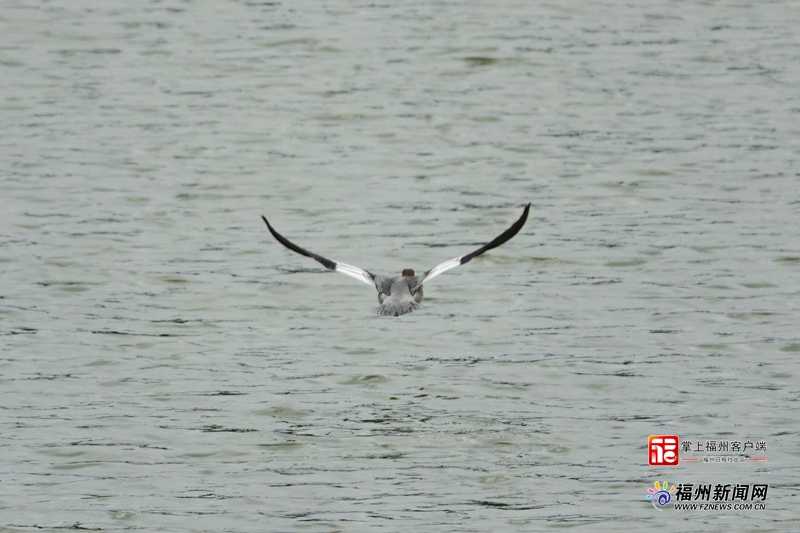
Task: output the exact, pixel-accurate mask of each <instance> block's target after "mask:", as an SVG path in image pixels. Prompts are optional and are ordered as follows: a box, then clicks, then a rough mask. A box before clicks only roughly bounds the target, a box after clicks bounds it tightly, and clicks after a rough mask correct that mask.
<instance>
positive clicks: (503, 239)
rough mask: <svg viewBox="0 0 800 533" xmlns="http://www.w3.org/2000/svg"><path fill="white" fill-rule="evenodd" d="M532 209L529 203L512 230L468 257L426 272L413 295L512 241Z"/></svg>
mask: <svg viewBox="0 0 800 533" xmlns="http://www.w3.org/2000/svg"><path fill="white" fill-rule="evenodd" d="M530 209H531V204H530V202H528V205H526V206H525V211H523V212H522V216H521V217H519V220H517V221H516V222H514V224H513V225H512V226H511V227H510V228H508V229H507V230H505V231H504V232H503V233H501V234H500V235H499V236H498V237H497V238H495V239H494V240H493V241H492V242H490V243H488V244H484V245H483V246H481V247H480V248H478V249H477V250H475V251H474V252H472V253H469V254H467V255H462V256H461V257H456V258H455V259H451V260H450V261H445V262H444V263H440V264H438V265H436V266H435V267H433V268H432V269H430V270H428V271H427V272H425V276H424V277H423V278H422V281H420V282H419V284H418V285H417V286H416V287H414V289H412V290H411V292H412V293H413V292H414V291H415V290H417V289H418V288H419V287H420V285H422V284H423V283H425V282H426V281H429V280H430V279H432V278H435V277H436V276H438V275H439V274H441V273H442V272H447V271H448V270H450V269H451V268H455V267H457V266H460V265H463V264H464V263H467V262H469V261H470V260H471V259H472V258H473V257H478V256H479V255H481V254H482V253H483V252H486V251H489V250H491V249H492V248H497V247H498V246H500V245H501V244H503V243H504V242H506V241H508V240H509V239H511V237H513V236H514V235H516V234H517V233H519V230H521V229H522V226H524V225H525V221H526V220H528V211H530Z"/></svg>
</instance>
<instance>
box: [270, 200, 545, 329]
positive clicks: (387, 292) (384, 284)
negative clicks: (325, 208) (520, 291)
mask: <svg viewBox="0 0 800 533" xmlns="http://www.w3.org/2000/svg"><path fill="white" fill-rule="evenodd" d="M530 209H531V204H530V203H528V205H526V206H525V210H524V211H523V212H522V216H521V217H519V220H517V221H516V222H514V224H512V226H511V227H510V228H508V229H507V230H505V231H504V232H503V233H501V234H500V235H499V236H498V237H497V238H495V239H494V240H493V241H491V242H490V243H488V244H484V245H483V246H481V247H480V248H478V249H477V250H475V251H474V252H472V253H469V254H466V255H462V256H460V257H456V258H455V259H451V260H450V261H445V262H444V263H440V264H438V265H436V266H435V267H433V268H432V269H430V270H428V271H427V272H425V274H423V275H421V276H419V275H415V274H414V270H413V269H410V268H406V269H404V270H403V271H402V272H401V274H400V275H399V276H397V277H395V278H389V277H385V276H378V275H375V274H373V273H372V272H369V271H367V270H363V269H360V268H358V267H354V266H352V265H348V264H345V263H340V262H339V261H333V260H331V259H328V258H326V257H322V256H321V255H317V254H315V253H313V252H309V251H308V250H305V249H303V248H300V247H299V246H297V245H296V244H294V243H292V242H291V241H289V239H287V238H286V237H284V236H283V235H281V234H280V233H278V232H277V231H275V228H273V227H272V226H271V225H270V223H269V221H267V219H266V217H265V216H264V215H261V218H262V219H264V222H265V223H266V225H267V228H269V231H270V233H272V236H273V237H275V238H276V239H277V240H278V242H279V243H281V244H282V245H284V246H285V247H287V248H288V249H290V250H292V251H293V252H297V253H298V254H300V255H304V256H306V257H310V258H312V259H315V260H317V261H319V262H320V263H321V264H322V266H324V267H325V268H327V269H328V270H335V271H336V272H341V273H342V274H345V275H347V276H350V277H352V278H355V279H357V280H359V281H361V282H364V283H366V284H367V285H371V286H372V287H375V289H377V291H378V303H380V304H381V305H380V306H379V307H377V308H376V309H375V312H376V313H378V314H379V315H389V316H400V315H404V314H406V313H410V312H411V311H414V310H416V309H419V308H420V304H421V303H422V297H423V294H422V284H423V283H425V282H426V281H429V280H431V279H433V278H435V277H436V276H438V275H439V274H441V273H443V272H447V271H448V270H450V269H452V268H455V267H457V266H460V265H463V264H464V263H468V262H469V261H470V260H471V259H472V258H473V257H477V256H479V255H481V254H482V253H484V252H487V251H489V250H491V249H492V248H497V247H498V246H500V245H501V244H503V243H505V242H506V241H508V240H509V239H511V237H513V236H514V235H516V234H517V233H519V230H521V229H522V226H524V225H525V221H526V220H527V219H528V211H530Z"/></svg>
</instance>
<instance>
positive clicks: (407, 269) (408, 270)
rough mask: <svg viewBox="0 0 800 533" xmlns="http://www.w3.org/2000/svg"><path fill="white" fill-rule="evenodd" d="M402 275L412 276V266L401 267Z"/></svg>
mask: <svg viewBox="0 0 800 533" xmlns="http://www.w3.org/2000/svg"><path fill="white" fill-rule="evenodd" d="M403 276H407V277H414V269H413V268H404V269H403Z"/></svg>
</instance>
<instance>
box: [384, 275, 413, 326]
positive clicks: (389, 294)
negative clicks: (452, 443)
mask: <svg viewBox="0 0 800 533" xmlns="http://www.w3.org/2000/svg"><path fill="white" fill-rule="evenodd" d="M422 278H423V276H397V277H396V278H385V277H383V276H375V287H376V288H377V289H378V303H380V304H381V305H380V306H378V307H376V308H375V312H376V313H378V314H379V315H387V316H399V315H404V314H406V313H410V312H411V311H415V310H417V309H419V308H420V305H421V304H422V298H423V297H424V294H423V293H422V285H421V282H422ZM415 287H416V290H414V288H415Z"/></svg>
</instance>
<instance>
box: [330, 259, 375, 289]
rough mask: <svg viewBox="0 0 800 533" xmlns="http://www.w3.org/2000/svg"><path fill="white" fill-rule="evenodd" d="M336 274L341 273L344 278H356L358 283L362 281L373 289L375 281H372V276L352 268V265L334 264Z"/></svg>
mask: <svg viewBox="0 0 800 533" xmlns="http://www.w3.org/2000/svg"><path fill="white" fill-rule="evenodd" d="M335 270H336V272H341V273H342V274H344V275H346V276H350V277H351V278H356V279H357V280H359V281H363V282H364V283H366V284H367V285H371V286H373V287H375V281H373V279H372V275H371V274H370V273H369V272H367V271H366V270H362V269H360V268H358V267H354V266H353V265H348V264H346V263H339V262H338V261H337V262H336V268H335Z"/></svg>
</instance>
